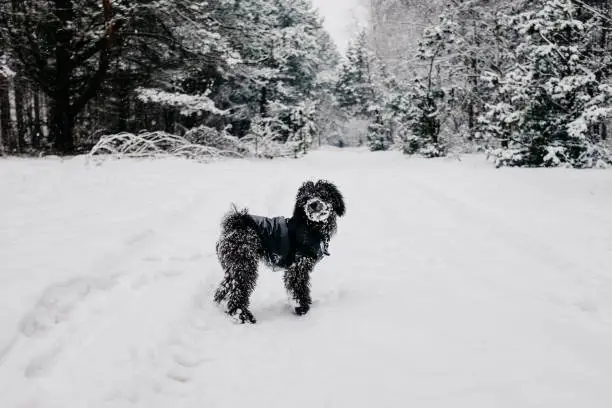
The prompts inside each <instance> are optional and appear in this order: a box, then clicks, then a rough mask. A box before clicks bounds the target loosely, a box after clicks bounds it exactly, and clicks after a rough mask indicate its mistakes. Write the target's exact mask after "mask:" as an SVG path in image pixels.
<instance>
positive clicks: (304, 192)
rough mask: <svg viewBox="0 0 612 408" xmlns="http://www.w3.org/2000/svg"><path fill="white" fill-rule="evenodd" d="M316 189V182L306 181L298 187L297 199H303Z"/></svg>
mask: <svg viewBox="0 0 612 408" xmlns="http://www.w3.org/2000/svg"><path fill="white" fill-rule="evenodd" d="M314 191H315V184H314V183H313V182H312V181H306V182H305V183H303V184H302V185H301V187H300V188H299V189H298V192H297V196H296V198H295V199H296V201H303V200H304V199H305V198H307V197H310V196H311V195H312V194H313V193H314Z"/></svg>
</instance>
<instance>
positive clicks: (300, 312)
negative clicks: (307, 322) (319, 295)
mask: <svg viewBox="0 0 612 408" xmlns="http://www.w3.org/2000/svg"><path fill="white" fill-rule="evenodd" d="M309 310H310V306H298V307H296V308H295V314H296V315H298V316H302V315H305V314H306V313H308V311H309Z"/></svg>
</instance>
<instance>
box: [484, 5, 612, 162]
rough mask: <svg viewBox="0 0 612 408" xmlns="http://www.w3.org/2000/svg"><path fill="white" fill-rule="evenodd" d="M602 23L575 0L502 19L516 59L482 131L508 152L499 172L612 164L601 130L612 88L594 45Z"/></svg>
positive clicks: (501, 155) (499, 155)
mask: <svg viewBox="0 0 612 408" xmlns="http://www.w3.org/2000/svg"><path fill="white" fill-rule="evenodd" d="M601 18H602V16H601V15H600V14H599V13H589V12H588V11H587V10H585V9H583V8H582V7H580V6H576V5H575V4H574V2H573V1H570V0H545V1H544V0H543V1H537V2H532V3H531V4H530V7H529V9H528V10H527V11H523V12H520V13H517V14H516V15H511V16H509V17H508V18H506V19H504V20H503V22H504V24H505V31H506V36H507V37H508V38H511V39H518V43H517V45H516V47H515V48H514V49H513V52H514V55H515V58H514V61H513V64H512V66H511V67H510V69H509V71H508V72H507V73H505V75H504V77H503V79H502V81H501V83H500V87H499V91H498V92H499V100H498V102H497V103H495V104H491V105H490V106H488V109H487V111H486V113H485V115H484V117H483V123H484V124H485V125H486V126H487V127H488V130H489V132H491V133H492V134H493V135H494V136H496V137H498V138H500V139H502V140H506V141H507V142H506V143H507V144H508V145H509V150H497V151H495V152H494V157H495V158H496V161H497V164H498V165H519V166H558V165H570V166H573V167H592V166H601V165H609V164H611V163H612V160H611V157H610V154H609V152H608V151H607V150H606V149H605V147H603V146H602V145H601V144H600V138H601V135H600V132H599V125H600V124H601V123H602V121H603V120H604V119H605V118H606V117H609V115H610V114H611V113H612V103H611V100H612V85H611V84H610V81H609V78H605V77H603V76H602V75H600V74H599V73H600V72H601V69H602V67H603V66H605V65H606V64H604V65H602V61H601V59H600V58H594V54H593V49H594V48H595V47H594V44H593V39H594V38H596V35H595V32H596V31H598V29H599V27H600V26H601V24H602V22H601Z"/></svg>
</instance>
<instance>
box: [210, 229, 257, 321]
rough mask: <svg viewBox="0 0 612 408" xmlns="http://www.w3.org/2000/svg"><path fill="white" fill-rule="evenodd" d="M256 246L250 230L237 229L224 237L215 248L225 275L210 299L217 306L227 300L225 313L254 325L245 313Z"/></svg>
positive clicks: (254, 270)
mask: <svg viewBox="0 0 612 408" xmlns="http://www.w3.org/2000/svg"><path fill="white" fill-rule="evenodd" d="M260 245H261V242H260V240H259V237H258V236H257V234H256V233H255V232H254V231H251V230H241V231H236V232H234V233H233V234H229V235H226V236H225V237H224V238H223V239H222V240H221V241H219V245H218V249H217V252H218V256H219V260H220V261H221V266H222V267H223V270H224V271H225V276H224V278H223V281H222V282H221V284H220V285H219V288H218V289H217V290H216V292H215V297H214V300H215V301H216V302H217V303H220V302H221V301H223V300H227V313H228V314H229V315H230V316H234V317H236V318H238V319H239V320H240V322H241V323H245V322H250V323H255V322H256V320H255V317H253V314H252V313H251V311H250V310H249V303H250V297H251V293H252V292H253V289H255V284H256V282H257V267H258V263H259V256H258V248H259V246H260Z"/></svg>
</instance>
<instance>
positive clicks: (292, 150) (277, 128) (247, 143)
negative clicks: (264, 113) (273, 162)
mask: <svg viewBox="0 0 612 408" xmlns="http://www.w3.org/2000/svg"><path fill="white" fill-rule="evenodd" d="M286 131H287V127H286V125H285V124H284V123H283V122H281V121H280V120H278V119H274V118H256V119H255V120H253V121H252V122H251V128H250V131H249V133H248V134H247V135H246V136H244V137H243V138H241V139H240V142H241V144H242V146H243V147H244V148H245V149H247V150H248V152H249V156H252V157H265V158H270V159H271V158H274V157H296V156H297V155H298V154H299V151H300V149H299V147H300V144H299V143H297V142H295V141H292V140H288V141H287V142H283V141H282V139H281V138H282V134H283V132H286Z"/></svg>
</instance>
